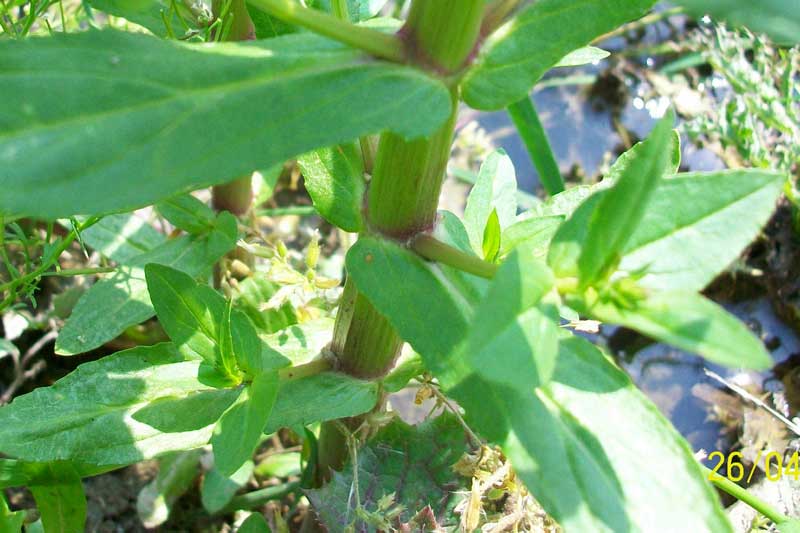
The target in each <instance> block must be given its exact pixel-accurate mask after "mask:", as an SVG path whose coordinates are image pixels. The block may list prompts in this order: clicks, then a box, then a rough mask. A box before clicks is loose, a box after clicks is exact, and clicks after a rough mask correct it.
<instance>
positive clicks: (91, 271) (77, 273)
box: [42, 267, 117, 278]
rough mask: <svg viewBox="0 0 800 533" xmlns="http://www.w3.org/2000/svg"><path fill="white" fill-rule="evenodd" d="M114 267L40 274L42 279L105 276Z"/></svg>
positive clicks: (113, 269)
mask: <svg viewBox="0 0 800 533" xmlns="http://www.w3.org/2000/svg"><path fill="white" fill-rule="evenodd" d="M115 270H117V269H116V267H98V268H63V269H61V270H55V271H53V272H45V273H44V274H42V277H43V278H44V277H47V276H64V277H66V276H85V275H88V274H106V273H108V272H114V271H115Z"/></svg>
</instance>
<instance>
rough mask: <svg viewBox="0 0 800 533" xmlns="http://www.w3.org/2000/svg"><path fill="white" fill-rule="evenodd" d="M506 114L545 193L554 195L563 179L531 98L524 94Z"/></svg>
mask: <svg viewBox="0 0 800 533" xmlns="http://www.w3.org/2000/svg"><path fill="white" fill-rule="evenodd" d="M507 110H508V114H509V115H510V116H511V120H512V121H513V122H514V126H516V127H517V131H518V132H519V136H520V137H521V138H522V142H523V143H525V148H527V149H528V153H529V154H530V156H531V159H532V160H533V164H534V165H535V166H536V170H537V171H538V172H539V179H540V180H541V182H542V186H544V190H546V191H547V194H550V195H554V194H558V193H560V192H561V191H563V190H564V180H563V179H562V177H561V172H559V170H558V163H557V162H556V158H555V156H554V155H553V149H552V148H551V147H550V141H548V140H547V133H545V131H544V127H543V126H542V122H541V121H540V120H539V114H538V113H537V112H536V108H535V107H534V105H533V100H531V98H530V97H529V96H526V97H525V98H523V99H522V100H519V101H518V102H514V103H513V104H511V105H510V106H508V109H507Z"/></svg>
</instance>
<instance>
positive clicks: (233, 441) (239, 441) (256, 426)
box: [211, 372, 278, 476]
mask: <svg viewBox="0 0 800 533" xmlns="http://www.w3.org/2000/svg"><path fill="white" fill-rule="evenodd" d="M277 394H278V374H277V372H265V373H263V374H259V375H257V376H256V377H255V378H253V381H252V382H251V383H250V384H249V385H247V386H246V387H244V388H243V389H242V392H241V394H240V395H239V397H238V398H237V399H236V401H235V402H234V403H233V405H231V406H230V407H229V408H228V410H227V411H225V414H223V415H222V418H220V419H219V422H217V425H216V426H215V427H214V434H213V435H212V436H211V447H212V448H213V450H214V466H215V467H216V468H217V470H219V472H220V473H221V474H222V475H224V476H231V475H233V474H234V473H235V472H236V471H237V470H239V469H240V468H241V467H242V465H243V464H244V463H245V462H246V461H248V460H250V459H251V458H252V456H253V452H254V451H255V449H256V446H257V445H258V443H259V441H260V440H261V433H262V431H263V429H264V426H265V425H266V424H267V420H268V419H269V415H270V412H271V411H272V407H273V405H274V404H275V398H276V396H277Z"/></svg>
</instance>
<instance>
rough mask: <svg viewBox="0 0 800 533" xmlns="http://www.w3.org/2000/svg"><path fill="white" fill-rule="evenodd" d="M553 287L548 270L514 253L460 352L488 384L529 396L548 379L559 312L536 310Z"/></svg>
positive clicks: (478, 311) (555, 348)
mask: <svg viewBox="0 0 800 533" xmlns="http://www.w3.org/2000/svg"><path fill="white" fill-rule="evenodd" d="M552 287H553V275H552V273H551V272H550V269H549V268H547V265H545V264H544V263H542V262H541V261H538V260H536V259H534V258H533V256H532V255H531V254H528V253H517V252H515V253H513V254H511V256H509V258H508V259H506V261H505V262H503V264H502V265H501V266H500V268H499V270H498V271H497V274H496V275H495V277H494V279H493V280H492V284H491V286H490V287H489V292H488V293H487V294H486V297H485V298H484V299H483V300H482V301H481V302H480V304H478V307H477V309H476V310H475V317H474V319H473V322H472V326H471V327H470V330H469V335H468V337H467V340H466V343H465V344H464V345H463V347H462V353H463V356H462V357H465V358H466V359H467V360H468V361H469V362H470V364H471V365H472V368H474V369H475V371H476V372H477V373H478V374H479V375H481V376H483V377H484V378H486V379H487V380H489V381H493V382H497V383H501V384H503V385H507V386H510V387H513V388H515V389H517V390H521V391H530V390H533V388H535V387H539V386H541V385H544V384H545V383H547V382H548V381H549V380H550V376H551V375H552V373H553V368H554V367H555V360H556V353H557V351H558V312H557V311H556V309H555V307H554V306H542V305H539V304H540V301H541V299H542V297H543V296H544V295H545V294H546V293H547V292H549V291H550V289H551V288H552Z"/></svg>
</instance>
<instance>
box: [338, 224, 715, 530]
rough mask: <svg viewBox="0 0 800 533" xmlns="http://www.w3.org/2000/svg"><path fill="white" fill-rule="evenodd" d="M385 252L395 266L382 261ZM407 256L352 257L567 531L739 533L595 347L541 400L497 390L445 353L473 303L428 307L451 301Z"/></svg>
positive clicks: (560, 368) (570, 351) (390, 250)
mask: <svg viewBox="0 0 800 533" xmlns="http://www.w3.org/2000/svg"><path fill="white" fill-rule="evenodd" d="M364 243H366V245H365V244H364ZM354 250H355V252H354ZM379 253H381V254H382V255H387V254H388V255H391V257H393V260H392V261H391V262H386V261H387V260H386V259H379V255H378V254H379ZM405 253H406V252H405V250H403V249H401V248H399V247H397V245H390V244H385V243H376V242H375V241H374V240H372V239H361V240H359V242H358V243H356V245H355V246H354V247H353V248H351V250H350V253H349V254H348V258H347V260H348V272H349V273H350V275H351V276H353V279H354V280H355V282H356V285H357V286H358V287H359V290H362V291H363V292H364V293H365V294H366V295H367V297H368V298H370V299H371V301H372V303H373V304H374V305H375V306H376V307H377V308H378V310H380V311H381V313H383V314H384V315H385V316H386V317H387V319H388V320H389V321H390V322H391V323H392V325H394V326H395V327H396V328H397V329H398V331H399V332H400V334H401V336H403V338H404V339H405V340H407V341H408V342H409V343H411V344H412V346H414V347H415V349H416V350H417V351H418V352H419V353H420V355H421V356H422V358H423V359H424V360H425V362H426V366H427V367H428V369H429V370H431V371H432V373H433V374H434V375H435V376H436V377H437V378H439V381H440V383H441V384H442V385H443V386H444V387H445V389H446V391H447V393H448V394H449V395H451V396H452V397H453V398H454V399H456V400H457V401H458V403H459V404H460V405H461V406H462V407H463V408H464V409H465V410H466V414H467V417H468V422H469V423H470V425H471V427H473V428H475V429H477V430H478V431H479V432H480V433H481V434H482V435H483V436H485V437H487V438H489V439H490V440H491V441H492V442H494V443H498V444H501V445H502V447H503V450H504V453H505V454H506V456H508V457H509V458H510V459H511V461H512V463H513V465H514V468H515V471H516V472H517V473H518V474H519V475H520V477H521V478H522V480H523V481H524V482H525V484H526V485H527V486H528V488H529V489H530V490H531V491H532V493H533V495H534V496H535V497H536V498H537V500H538V501H539V502H541V503H542V505H543V506H544V507H545V510H546V511H548V513H550V514H551V515H552V516H553V517H554V518H555V519H556V520H557V521H558V522H559V523H560V524H561V525H562V526H563V527H564V528H565V530H566V531H603V532H612V531H614V532H616V531H650V530H652V529H653V527H654V526H653V525H654V524H657V525H658V527H662V528H665V530H670V531H673V530H674V531H698V532H708V533H712V532H714V533H716V532H721V533H722V532H730V531H731V529H730V526H729V524H728V523H727V521H726V519H725V516H724V513H723V512H722V510H721V508H720V507H719V503H718V501H717V499H716V496H715V494H714V493H713V491H712V490H711V488H710V487H709V485H708V484H707V483H706V482H705V480H704V479H703V475H702V473H701V472H700V469H699V466H698V465H697V463H696V462H695V460H694V458H693V457H692V453H691V451H690V450H689V447H688V445H687V444H686V443H685V442H684V441H683V439H682V438H681V437H680V435H678V434H677V432H676V431H675V430H674V428H672V427H671V425H670V424H669V422H668V421H666V420H665V419H664V418H663V417H662V416H661V415H660V414H659V413H658V410H657V409H656V408H655V406H653V405H652V404H651V403H650V402H649V401H648V400H647V399H645V398H644V397H643V396H642V395H641V393H640V392H639V391H638V390H636V388H635V387H634V386H633V384H632V383H631V382H630V380H629V379H628V378H627V377H626V376H625V375H624V374H623V373H622V372H621V371H620V370H619V369H617V368H616V367H615V366H614V365H613V364H612V363H611V362H610V361H609V360H608V359H606V358H605V357H604V356H603V354H602V353H600V352H599V350H597V349H596V348H594V347H593V346H592V345H591V344H589V343H588V342H587V341H584V340H582V339H579V338H577V337H572V336H569V337H567V338H566V339H563V338H562V339H561V340H560V342H559V353H558V359H557V362H556V368H555V372H554V374H553V377H552V379H551V381H550V383H549V384H548V385H545V386H543V387H540V388H538V389H537V390H536V392H534V391H532V390H528V391H526V392H522V391H519V390H517V389H515V388H511V387H506V386H503V385H500V384H498V383H496V382H495V383H492V382H489V381H488V380H485V379H483V378H482V377H480V376H479V375H478V373H477V372H476V371H475V370H474V369H473V368H472V367H471V365H467V364H465V363H464V361H463V359H462V358H459V357H451V358H448V356H447V354H445V355H441V353H440V350H442V349H443V348H446V346H447V344H451V345H454V344H455V343H457V342H458V340H459V339H460V338H461V337H464V336H466V335H467V333H468V330H469V327H470V326H469V322H468V319H467V318H466V317H468V316H469V314H470V313H469V312H466V313H465V311H464V308H465V307H466V308H469V307H471V306H473V305H475V300H474V299H472V298H466V297H465V299H464V300H459V299H458V298H457V297H454V296H452V295H451V296H449V297H448V298H447V299H446V300H443V299H442V298H437V300H439V303H438V305H435V304H434V302H436V301H437V300H431V299H426V296H425V292H426V291H427V292H429V293H430V292H433V293H434V294H435V297H438V296H440V295H443V294H450V291H449V290H448V291H444V292H442V291H443V288H444V287H446V285H444V284H442V283H441V282H437V281H436V280H437V278H436V276H433V275H432V274H431V275H430V277H427V276H426V277H423V275H422V274H420V273H417V272H415V271H416V270H418V269H419V268H427V269H428V270H429V271H430V270H432V269H431V267H430V266H428V265H426V264H424V263H417V262H415V261H413V260H412V259H411V258H410V257H408V256H406V255H405ZM367 254H372V257H373V259H372V260H371V261H370V262H367V264H368V265H369V264H372V263H373V262H377V263H378V264H380V265H382V266H391V268H385V269H383V270H381V275H380V276H377V275H376V277H375V279H376V280H377V279H380V280H382V284H381V285H379V286H377V285H375V284H374V283H373V281H372V280H371V277H370V275H369V274H370V271H371V269H370V268H365V267H364V265H363V262H366V257H367ZM356 261H358V262H356ZM359 265H360V266H359ZM409 279H413V280H414V281H415V282H423V283H425V285H423V287H422V288H421V289H420V292H419V293H418V292H416V290H412V291H410V292H412V293H413V295H412V297H408V299H406V298H407V297H406V296H404V295H403V294H402V293H404V292H409V289H410V288H411V287H413V286H414V285H412V284H410V283H408V280H409ZM426 279H427V280H433V281H432V282H430V283H428V281H426ZM437 285H438V288H437ZM458 294H460V295H462V296H465V293H463V292H462V293H458ZM456 301H459V302H460V303H459V304H456V303H455V302H456ZM409 315H411V316H412V317H416V319H413V318H408V316H409ZM423 324H436V325H438V326H439V328H438V331H439V332H440V333H443V334H444V336H445V340H446V341H449V342H443V341H441V340H438V339H434V340H427V339H426V337H427V336H428V335H429V331H428V329H427V327H425V326H424V325H423ZM473 327H474V326H473ZM456 352H457V353H461V352H460V350H457V351H456ZM655 457H657V459H656V458H655ZM675 502H679V503H677V504H676V503H675Z"/></svg>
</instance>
